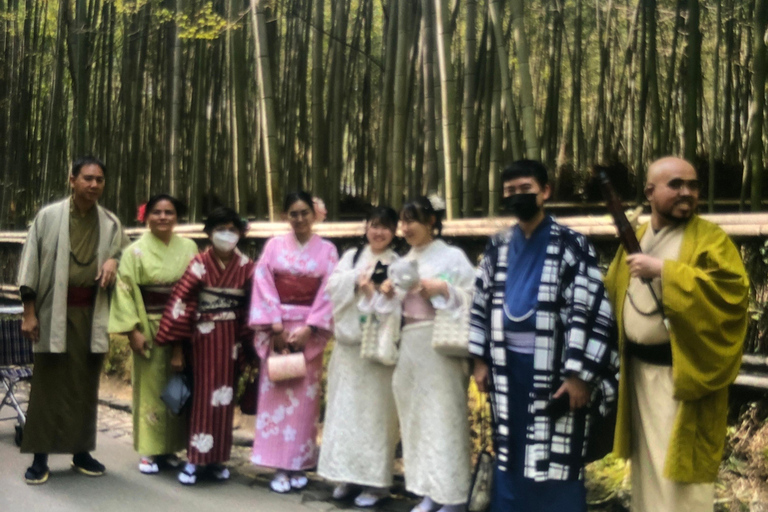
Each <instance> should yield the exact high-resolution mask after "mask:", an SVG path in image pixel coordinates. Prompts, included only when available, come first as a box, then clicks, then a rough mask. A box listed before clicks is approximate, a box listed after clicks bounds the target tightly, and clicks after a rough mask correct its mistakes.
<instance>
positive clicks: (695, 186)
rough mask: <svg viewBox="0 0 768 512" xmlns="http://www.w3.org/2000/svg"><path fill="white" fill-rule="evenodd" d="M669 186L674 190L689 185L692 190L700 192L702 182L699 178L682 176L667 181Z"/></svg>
mask: <svg viewBox="0 0 768 512" xmlns="http://www.w3.org/2000/svg"><path fill="white" fill-rule="evenodd" d="M667 187H669V188H671V189H672V190H682V189H683V187H687V188H688V190H690V191H691V192H698V191H699V190H701V182H700V181H699V180H684V179H682V178H675V179H672V180H670V181H669V182H668V183H667Z"/></svg>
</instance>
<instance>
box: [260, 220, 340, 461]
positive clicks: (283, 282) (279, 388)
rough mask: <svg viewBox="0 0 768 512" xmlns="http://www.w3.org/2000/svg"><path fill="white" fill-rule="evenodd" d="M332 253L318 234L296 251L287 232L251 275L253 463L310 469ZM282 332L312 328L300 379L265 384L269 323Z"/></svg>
mask: <svg viewBox="0 0 768 512" xmlns="http://www.w3.org/2000/svg"><path fill="white" fill-rule="evenodd" d="M338 259H339V257H338V253H337V251H336V247H335V246H334V245H333V244H332V243H331V242H328V241H327V240H323V239H322V238H320V237H319V236H317V235H312V238H310V240H309V241H308V242H307V243H306V244H305V245H303V246H302V245H300V244H299V243H298V241H297V240H296V237H295V236H294V235H293V233H288V234H287V235H282V236H276V237H274V238H272V239H271V240H269V242H267V244H266V246H265V247H264V252H263V253H262V255H261V258H259V262H258V264H257V265H256V270H255V271H254V277H253V289H252V290H253V292H252V297H251V305H250V320H249V324H250V326H251V327H252V328H253V329H255V330H256V336H255V339H254V345H255V347H256V351H257V352H258V354H259V358H260V359H261V371H260V377H259V379H260V380H259V398H258V409H257V412H256V436H255V440H254V443H253V457H252V459H251V460H252V462H253V463H254V464H256V465H259V466H266V467H272V468H277V469H285V470H293V471H299V470H303V469H308V468H311V467H313V466H315V465H316V464H317V454H318V449H317V423H318V420H319V415H320V394H321V378H322V372H323V357H322V355H323V349H324V348H325V344H326V343H327V341H328V338H329V337H330V336H331V332H332V331H333V305H332V304H331V301H330V299H329V297H328V294H327V293H326V291H325V285H326V283H327V281H328V277H329V276H330V275H331V273H332V272H333V269H334V268H335V267H336V262H337V261H338ZM281 322H282V324H283V326H284V328H285V331H286V333H289V334H290V333H291V332H292V331H293V330H295V329H298V328H301V327H303V326H305V325H310V326H314V327H316V328H317V330H316V332H315V333H314V334H312V336H311V338H310V339H309V341H308V342H307V345H306V347H305V348H304V357H305V358H306V363H307V375H306V377H304V378H301V379H294V380H289V381H284V382H277V383H275V382H272V381H270V380H269V378H268V377H267V358H268V357H269V354H270V351H271V344H270V333H271V326H272V324H274V323H281Z"/></svg>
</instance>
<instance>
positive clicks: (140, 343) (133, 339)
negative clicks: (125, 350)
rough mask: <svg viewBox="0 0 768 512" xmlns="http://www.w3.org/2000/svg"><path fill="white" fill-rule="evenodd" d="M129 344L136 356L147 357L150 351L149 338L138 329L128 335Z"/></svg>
mask: <svg viewBox="0 0 768 512" xmlns="http://www.w3.org/2000/svg"><path fill="white" fill-rule="evenodd" d="M128 343H129V344H130V346H131V350H133V352H134V353H136V354H141V355H145V354H146V352H147V350H149V345H148V344H147V338H146V337H144V335H143V334H142V333H141V331H139V330H138V329H134V330H132V331H131V332H129V333H128Z"/></svg>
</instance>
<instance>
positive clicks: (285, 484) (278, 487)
mask: <svg viewBox="0 0 768 512" xmlns="http://www.w3.org/2000/svg"><path fill="white" fill-rule="evenodd" d="M269 488H270V489H272V490H273V491H274V492H277V493H280V494H285V493H287V492H290V491H291V480H290V479H289V478H288V475H286V474H285V473H277V474H276V475H275V478H273V479H272V481H271V482H269Z"/></svg>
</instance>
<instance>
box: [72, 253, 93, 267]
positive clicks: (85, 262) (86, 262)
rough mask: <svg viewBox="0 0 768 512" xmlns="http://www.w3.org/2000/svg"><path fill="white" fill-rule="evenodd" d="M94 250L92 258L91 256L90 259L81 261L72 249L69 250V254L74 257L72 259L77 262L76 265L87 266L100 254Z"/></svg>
mask: <svg viewBox="0 0 768 512" xmlns="http://www.w3.org/2000/svg"><path fill="white" fill-rule="evenodd" d="M93 252H94V254H93V256H91V258H90V259H88V260H86V261H80V260H78V259H77V256H75V253H73V252H72V251H69V255H70V256H71V257H72V261H74V262H75V265H77V266H78V267H87V266H89V265H90V264H91V263H93V261H94V260H95V259H96V256H98V255H97V254H96V251H93Z"/></svg>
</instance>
